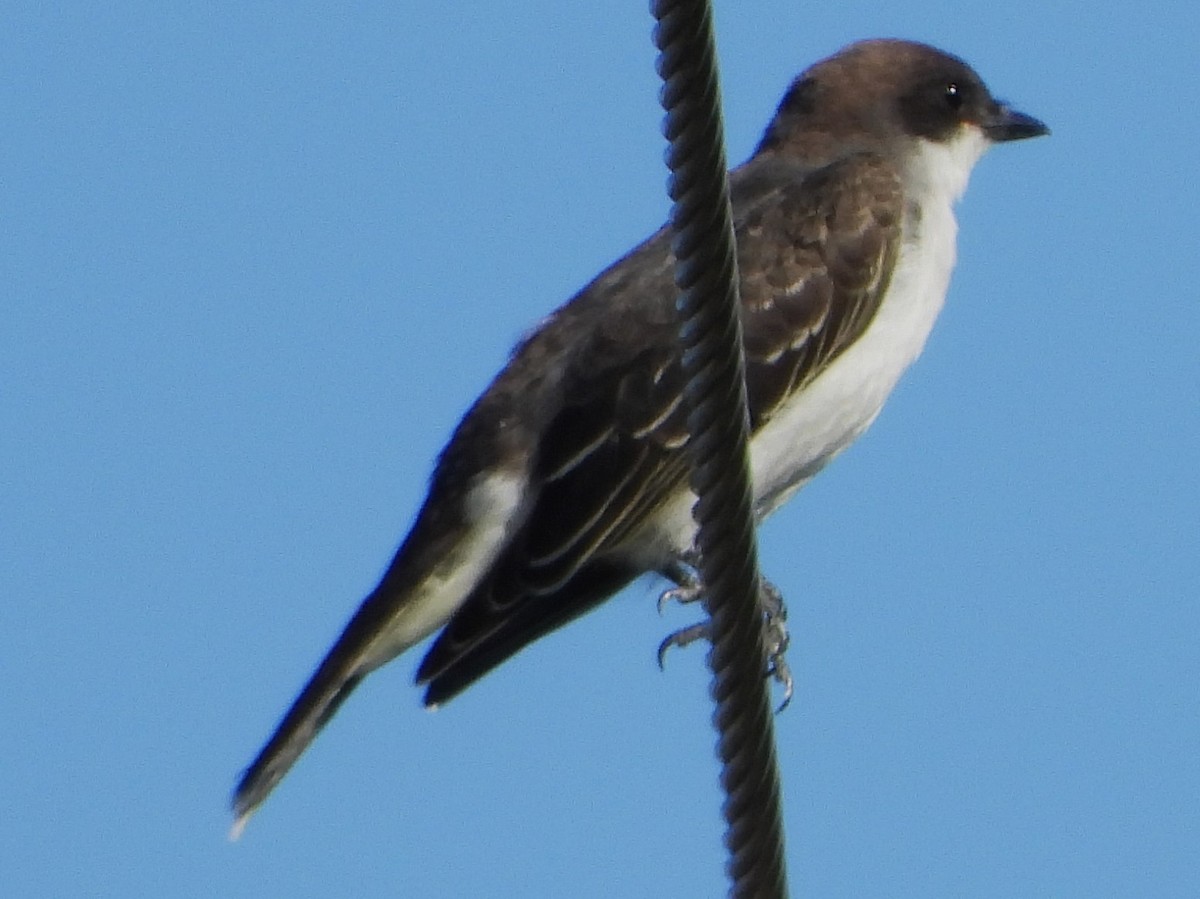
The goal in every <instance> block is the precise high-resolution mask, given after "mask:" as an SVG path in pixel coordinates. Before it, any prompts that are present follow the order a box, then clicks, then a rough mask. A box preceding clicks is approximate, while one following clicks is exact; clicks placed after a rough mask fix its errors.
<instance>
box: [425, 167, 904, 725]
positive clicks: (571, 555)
mask: <svg viewBox="0 0 1200 899" xmlns="http://www.w3.org/2000/svg"><path fill="white" fill-rule="evenodd" d="M757 162H759V161H758V160H752V161H751V162H750V163H748V164H747V165H746V166H744V167H743V168H742V170H741V171H740V172H739V173H735V202H736V203H738V207H737V208H736V209H735V230H736V233H737V238H738V264H739V267H740V271H741V279H742V281H741V294H742V303H743V331H744V340H745V347H746V360H747V388H748V395H749V400H750V410H751V419H752V421H751V424H752V428H754V429H757V428H758V427H760V426H761V425H762V424H763V423H764V422H765V421H766V420H768V419H769V418H770V417H771V415H772V413H774V412H775V411H776V410H777V409H778V408H779V406H780V405H781V404H782V403H783V401H784V400H785V399H786V398H787V396H788V395H789V394H790V393H792V392H793V391H795V390H798V389H801V388H803V387H804V385H806V384H807V383H808V382H810V381H811V380H812V379H813V378H815V377H817V376H818V375H819V374H820V373H821V371H823V370H824V368H825V367H826V366H827V365H828V364H829V362H830V361H831V360H832V359H833V358H835V357H836V356H837V355H838V354H839V353H840V352H841V351H842V350H843V349H845V348H846V347H847V346H848V345H849V344H850V343H851V342H853V341H854V339H855V338H856V337H857V336H858V335H859V334H861V333H862V332H863V330H864V329H865V328H866V326H867V324H868V323H869V322H870V321H871V318H872V317H873V316H874V314H875V311H876V310H877V309H878V306H879V302H880V299H881V297H882V295H883V293H884V291H885V290H886V288H887V280H888V275H889V273H890V272H891V269H892V265H893V263H894V261H895V258H896V253H897V249H898V240H899V232H900V215H901V211H902V205H901V204H902V202H903V198H902V194H901V191H900V186H899V182H898V180H897V178H896V176H895V173H894V172H893V171H892V169H891V168H890V167H889V166H888V165H887V164H886V163H884V162H883V161H882V160H881V159H879V158H878V157H875V156H871V155H866V154H864V155H860V156H854V157H850V158H848V159H845V160H842V161H840V162H838V163H835V164H833V165H831V166H829V167H827V168H825V169H822V170H820V171H818V172H815V173H813V174H811V175H809V176H808V177H807V178H805V179H803V180H799V179H795V180H790V181H789V180H782V181H781V179H779V178H771V177H763V172H762V171H756V170H755V169H754V167H755V165H756V163H757ZM763 164H764V165H765V164H769V163H767V162H766V161H763ZM739 176H740V179H741V181H742V187H743V190H742V191H741V195H740V196H739V193H738V191H737V187H738V184H737V180H736V179H738V178H739ZM756 182H757V183H756ZM747 184H749V185H750V189H748V190H747V189H746V186H747ZM746 194H749V196H747V195H746ZM667 253H668V245H667V238H666V236H665V235H664V234H662V233H660V234H659V235H656V236H655V237H654V238H652V239H651V240H650V241H649V242H647V244H645V245H643V247H641V248H639V250H636V251H635V252H634V253H632V254H630V256H629V257H627V258H626V259H625V260H623V261H622V262H621V263H618V265H617V266H615V267H614V268H613V269H611V270H610V271H609V272H608V273H606V274H605V275H602V276H601V278H599V279H597V281H596V282H594V283H593V284H592V285H590V286H589V287H588V288H587V289H586V290H585V291H584V292H583V293H582V294H581V295H580V296H579V297H578V298H576V300H574V301H572V304H570V306H568V307H567V309H566V310H564V311H569V310H571V308H572V307H573V306H575V305H576V304H579V305H580V306H581V307H582V306H583V305H591V306H592V307H594V308H596V309H598V310H600V312H599V313H597V318H596V321H595V325H594V327H593V329H592V331H591V333H590V334H589V337H588V340H587V341H586V342H585V343H584V344H583V345H582V346H581V347H579V348H578V350H577V352H576V353H575V356H574V358H572V359H571V360H570V362H569V364H568V367H567V370H566V372H565V374H564V376H563V384H562V390H561V396H562V397H565V398H569V402H564V403H563V404H562V405H561V407H560V408H559V409H558V410H557V412H556V413H555V414H554V416H553V417H552V419H551V420H550V421H549V423H548V426H547V427H545V428H544V430H543V431H542V433H541V434H540V435H539V439H538V445H537V451H536V458H537V461H536V465H535V468H534V475H533V478H532V479H531V483H530V488H529V489H530V490H531V491H535V492H536V498H535V499H534V500H533V502H532V505H531V507H530V511H529V514H528V516H527V517H526V518H525V520H524V524H523V526H522V527H521V529H520V531H519V533H517V534H516V535H515V536H514V538H513V540H512V541H511V543H510V544H509V545H508V547H507V548H506V550H505V552H504V553H503V554H502V555H501V557H500V558H499V559H498V560H497V562H496V564H495V565H494V567H493V569H492V571H491V572H490V574H489V575H488V576H487V577H486V578H484V580H483V581H482V582H481V583H480V585H479V586H478V587H477V589H476V590H475V591H474V592H473V593H472V595H471V596H470V597H468V599H467V600H466V601H465V602H464V603H463V605H462V606H461V607H460V608H459V610H458V611H457V612H456V613H455V615H454V617H453V618H452V619H451V620H450V622H449V623H448V624H447V625H446V627H445V629H444V630H443V631H442V633H441V634H440V636H439V637H438V639H437V640H436V641H435V643H434V645H433V646H432V647H431V648H430V650H429V652H428V654H427V655H426V657H425V659H424V660H423V662H422V664H421V667H420V669H419V671H418V674H417V679H418V681H419V682H421V683H427V684H428V685H429V687H428V692H427V693H426V702H428V703H437V702H441V701H443V700H445V699H448V698H450V697H451V696H453V695H454V694H456V693H457V692H459V691H460V690H462V689H463V688H465V687H466V686H468V685H469V684H470V683H472V682H473V681H474V680H476V679H477V678H478V677H480V676H481V675H482V674H484V673H486V672H487V671H488V670H490V669H491V668H493V667H495V665H497V664H499V663H500V662H502V661H503V660H504V659H506V658H508V657H509V656H511V655H512V654H513V653H515V652H517V651H518V650H520V649H521V648H522V647H524V646H525V645H527V644H528V643H530V642H531V641H533V640H535V639H537V638H538V637H540V636H542V635H543V634H545V633H547V632H549V631H551V630H553V629H555V628H557V627H559V626H560V625H562V624H564V623H565V622H566V621H568V620H570V619H571V618H574V617H576V616H578V615H579V614H581V613H583V612H585V611H587V610H588V609H590V608H592V607H593V606H595V605H596V604H598V603H600V602H601V601H603V600H604V599H606V598H607V597H608V596H610V595H611V594H612V593H614V592H615V591H616V590H618V589H620V588H621V587H622V586H624V585H625V584H626V583H628V582H629V581H630V580H632V579H633V578H634V577H636V576H638V575H639V574H642V573H643V572H642V571H641V570H640V569H639V568H638V567H637V566H636V564H635V563H634V562H632V561H631V559H630V553H629V551H628V543H629V541H630V540H635V539H638V538H639V536H642V531H643V529H644V527H645V525H646V524H647V522H648V521H649V520H650V519H651V517H652V515H653V513H654V512H655V511H656V510H657V509H658V508H659V506H660V505H661V504H662V503H663V502H664V501H665V500H666V499H667V498H668V497H670V496H672V495H674V494H676V493H677V492H678V491H679V490H681V489H682V488H683V486H684V484H685V481H686V478H687V459H686V457H685V451H684V447H685V444H686V440H687V429H686V414H685V412H684V409H683V406H682V404H681V392H682V387H683V376H682V372H681V368H680V364H679V358H678V352H677V349H676V327H677V326H676V323H675V320H674V315H673V311H672V310H673V303H674V299H673V297H674V288H673V286H672V285H671V282H670V266H669V264H668V260H667ZM633 291H641V292H642V295H640V296H638V295H635V294H633V293H632V292H633ZM647 294H649V295H647Z"/></svg>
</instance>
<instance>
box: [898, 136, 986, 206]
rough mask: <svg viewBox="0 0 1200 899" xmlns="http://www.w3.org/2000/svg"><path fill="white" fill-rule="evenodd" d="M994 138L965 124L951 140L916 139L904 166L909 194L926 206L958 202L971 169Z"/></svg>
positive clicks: (965, 186)
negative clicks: (991, 138) (930, 202)
mask: <svg viewBox="0 0 1200 899" xmlns="http://www.w3.org/2000/svg"><path fill="white" fill-rule="evenodd" d="M989 146H991V141H989V140H988V139H987V137H986V136H985V135H984V133H983V131H982V130H981V129H980V128H979V127H977V126H975V125H964V126H963V127H962V129H961V130H960V131H959V133H958V134H957V135H955V136H954V137H953V138H952V139H951V140H949V141H945V142H942V143H934V142H933V141H929V140H920V141H918V142H917V149H916V151H915V152H914V153H913V154H912V155H911V156H909V158H908V164H907V165H906V167H905V169H906V170H905V173H904V174H905V179H904V180H905V182H906V186H907V187H908V189H909V195H910V196H911V197H913V198H914V199H916V200H918V201H919V202H921V203H922V205H924V204H925V203H926V202H928V201H931V200H932V201H935V202H938V201H940V202H943V203H950V204H953V203H956V202H958V200H959V198H960V197H962V195H963V192H964V191H965V190H966V189H967V182H968V181H969V180H970V178H971V169H973V168H974V167H975V163H977V162H978V161H979V157H981V156H982V155H983V154H984V152H985V151H986V150H987V148H988V147H989Z"/></svg>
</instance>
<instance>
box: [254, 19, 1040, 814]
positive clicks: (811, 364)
mask: <svg viewBox="0 0 1200 899" xmlns="http://www.w3.org/2000/svg"><path fill="white" fill-rule="evenodd" d="M1048 133H1049V129H1048V128H1047V126H1046V125H1045V124H1044V123H1043V122H1042V121H1040V120H1039V119H1036V118H1034V117H1032V116H1030V115H1028V114H1025V113H1022V112H1019V111H1017V110H1016V109H1014V108H1013V107H1011V106H1009V105H1007V104H1006V103H1003V102H1000V101H999V100H997V99H995V98H994V97H993V96H992V94H991V93H990V91H989V90H988V88H987V87H986V85H985V84H984V82H983V80H982V79H981V78H980V76H979V75H978V74H976V72H975V71H974V70H973V69H972V68H971V67H970V66H969V65H968V64H967V63H965V62H964V61H963V60H962V59H960V58H958V57H956V56H954V55H951V54H949V53H947V52H944V51H941V50H938V49H936V48H934V47H932V46H929V45H927V44H922V43H917V42H912V41H905V40H897V39H874V40H865V41H859V42H857V43H854V44H851V45H849V46H848V47H845V48H843V49H842V50H840V51H839V52H837V53H835V54H834V55H832V56H830V57H828V58H826V59H824V60H822V61H820V62H817V63H816V64H814V65H812V66H811V67H809V68H808V69H806V70H805V71H803V72H802V73H801V74H800V75H799V76H798V77H796V78H795V80H794V81H793V82H792V83H791V84H790V86H789V87H788V89H787V91H786V92H785V94H784V96H783V99H782V101H781V102H780V104H779V106H778V108H777V110H776V112H775V114H774V116H773V118H772V119H771V121H770V123H769V124H768V125H767V127H766V130H765V131H764V133H763V135H762V137H761V140H760V141H759V143H758V145H757V147H756V148H755V150H754V152H753V154H752V155H751V156H750V158H749V159H748V160H747V161H746V162H744V163H743V164H741V165H740V166H738V167H737V168H735V169H734V170H733V171H732V172H731V173H730V198H731V204H732V215H733V225H734V233H735V237H736V241H737V265H738V272H739V278H740V302H741V309H740V314H741V322H742V329H743V346H744V352H745V360H746V368H745V373H746V391H747V399H748V407H749V426H750V435H751V436H750V449H749V455H750V459H749V461H750V470H751V476H752V481H753V509H754V513H755V516H756V519H758V520H761V519H762V518H764V517H765V516H766V515H768V514H769V513H770V512H772V511H773V510H774V509H776V508H778V507H779V506H780V505H781V504H782V503H783V502H785V501H786V500H787V499H788V498H790V497H791V496H792V495H793V494H794V493H795V492H796V491H797V490H798V489H799V488H800V487H802V486H803V485H804V484H805V483H807V482H808V481H809V480H810V479H811V478H812V477H813V476H814V475H816V474H817V473H818V472H819V471H820V470H821V469H822V468H823V467H824V466H825V465H826V464H828V463H829V462H830V461H831V460H832V459H833V458H834V457H835V456H837V455H838V454H839V453H840V452H841V451H842V450H844V449H845V448H846V447H847V446H849V445H850V444H851V443H852V442H853V441H854V440H855V439H856V438H857V437H859V436H860V435H861V434H862V433H863V432H864V431H865V430H866V429H867V428H868V427H869V426H870V424H871V423H872V422H873V421H874V420H875V418H876V416H877V415H878V414H879V412H880V410H881V408H882V407H883V404H884V401H885V400H886V399H887V397H888V395H889V394H890V393H891V391H892V389H893V388H894V387H895V385H896V383H897V380H898V379H899V378H900V376H901V374H902V373H903V372H904V371H905V370H906V369H907V368H908V367H909V365H910V364H911V363H912V362H913V361H914V360H915V359H916V358H917V357H918V355H919V354H920V353H921V351H922V349H923V347H924V345H925V342H926V338H927V336H928V335H929V333H930V329H931V328H932V326H933V324H934V321H935V319H936V318H937V316H938V314H939V312H940V310H941V308H942V306H943V303H944V301H945V296H946V292H947V288H948V285H949V280H950V274H951V270H952V269H953V267H954V262H955V253H956V232H957V222H956V219H955V214H954V207H955V204H956V202H957V201H958V200H959V198H960V197H961V196H962V194H963V192H964V190H965V189H966V186H967V181H968V178H969V175H970V173H971V170H972V168H973V166H974V165H975V163H976V162H977V161H978V160H979V158H980V157H981V156H982V154H983V153H984V151H985V150H987V149H988V148H989V147H990V146H991V145H993V144H996V143H1004V142H1011V141H1017V140H1022V139H1025V138H1032V137H1037V136H1039V135H1044V134H1048ZM673 263H674V256H673V254H672V249H671V235H670V229H669V228H668V227H666V226H664V227H663V228H662V229H661V230H659V231H658V232H657V233H655V234H653V235H652V236H650V237H649V238H648V239H646V240H645V241H644V242H643V243H641V244H640V245H638V246H637V247H635V248H634V249H633V250H631V251H630V252H629V253H628V254H626V255H625V256H624V257H622V258H621V259H620V260H618V261H617V262H615V263H614V264H613V265H611V266H610V267H609V268H607V269H606V270H604V271H603V272H601V273H600V274H599V275H598V276H597V277H596V278H595V279H594V280H593V281H591V282H590V283H589V284H587V286H585V287H584V288H583V289H582V290H580V291H579V292H578V293H577V294H576V295H575V296H574V297H572V298H571V299H570V300H569V301H568V302H567V303H565V304H564V305H562V306H561V307H560V308H558V309H557V310H556V311H554V312H553V313H551V314H550V315H549V316H548V317H546V318H545V319H544V320H543V321H542V322H541V323H540V324H539V325H538V326H537V327H536V328H535V329H534V330H533V331H532V332H530V333H529V334H528V335H527V336H525V337H524V338H523V339H522V340H521V341H520V342H519V343H518V345H517V346H516V348H515V349H514V350H513V351H512V353H511V355H510V357H509V359H508V361H507V363H506V365H505V366H504V367H503V369H502V370H501V371H500V373H499V374H498V375H497V376H496V377H495V379H494V380H493V381H492V382H491V384H490V385H489V386H488V387H487V389H486V390H485V391H484V392H483V393H482V395H481V396H480V397H479V398H478V399H477V401H476V402H475V403H474V405H472V406H471V407H470V409H469V410H468V411H467V413H466V414H465V415H464V417H463V418H462V420H461V422H460V423H459V424H458V426H457V428H456V429H455V430H454V432H453V434H452V436H451V438H450V440H449V442H448V444H447V445H446V446H445V448H444V449H443V450H442V452H441V454H440V456H439V457H438V460H437V462H436V465H435V467H434V470H433V473H432V476H431V478H430V483H429V490H428V494H427V496H426V499H425V501H424V503H423V505H422V506H421V508H420V511H419V512H418V514H417V517H416V519H415V521H414V523H413V526H412V528H411V530H410V531H409V533H408V535H407V536H406V537H405V538H404V540H403V541H402V542H401V544H400V547H399V549H398V550H397V551H396V553H395V556H394V558H393V559H392V560H391V563H390V565H389V566H388V567H387V569H386V570H385V572H384V574H383V575H382V577H381V579H380V581H379V583H378V585H377V586H376V587H375V588H374V590H372V591H371V593H370V594H369V595H368V596H367V597H366V598H365V599H364V600H363V601H362V603H361V605H360V606H359V608H358V610H357V611H356V612H354V614H353V616H352V617H351V618H350V620H349V622H348V624H347V625H346V627H345V629H344V630H343V632H342V633H341V635H340V636H339V637H338V638H337V640H336V642H335V643H334V644H333V647H332V648H331V649H330V650H329V652H328V654H327V655H326V656H325V658H324V659H323V660H322V661H321V662H320V664H319V665H318V666H317V668H316V670H315V672H314V673H313V674H312V676H311V678H310V679H309V681H308V682H307V684H306V685H305V686H304V688H303V690H302V691H301V692H300V694H299V696H298V698H297V699H296V700H295V701H294V703H293V704H292V705H291V707H290V708H289V709H288V711H287V712H286V714H285V715H284V716H283V718H282V720H281V722H280V723H279V725H278V727H277V728H276V730H275V731H274V733H273V735H272V736H271V737H270V739H269V740H268V741H267V743H266V744H265V746H264V747H263V748H262V750H261V751H260V752H259V754H258V755H257V757H256V758H255V759H254V760H253V762H252V763H251V764H250V766H249V767H248V768H247V769H246V770H245V771H244V772H243V774H242V776H241V779H240V781H239V782H238V784H237V786H236V788H235V791H234V794H233V800H232V810H233V814H234V817H235V824H234V831H233V833H234V835H235V836H236V835H237V834H238V833H240V832H241V829H242V828H243V827H244V826H245V823H246V821H247V820H248V818H249V817H250V815H251V814H252V813H253V812H254V811H255V810H256V809H257V808H258V807H259V806H260V805H261V804H262V802H263V801H264V800H265V799H266V798H267V796H268V794H270V793H271V791H272V790H273V789H274V788H275V787H276V785H277V784H278V783H279V781H280V780H281V779H282V778H283V777H284V775H285V774H286V773H287V772H288V771H289V769H290V768H291V767H292V765H293V764H294V763H295V762H296V760H297V759H298V758H299V756H300V755H301V753H303V752H304V751H305V749H307V747H308V746H309V744H310V743H311V742H312V741H313V739H314V738H315V737H316V735H317V733H318V732H319V731H320V730H321V729H322V728H323V727H324V726H325V725H326V724H327V723H328V722H329V720H330V718H331V717H332V716H333V714H334V713H335V712H336V711H337V709H338V708H339V707H340V706H341V705H342V703H343V702H344V701H345V700H346V698H347V697H348V696H349V695H350V694H351V693H352V691H353V690H354V689H355V688H356V687H357V686H358V685H359V684H360V683H361V682H362V680H363V679H364V678H365V677H366V676H367V675H368V674H370V673H371V672H372V671H374V670H376V669H378V668H379V667H380V666H382V665H384V664H386V663H387V662H390V661H391V660H393V659H395V658H396V657H397V656H399V655H401V654H402V653H404V652H405V651H406V650H408V649H410V648H412V647H414V646H416V645H417V644H419V643H421V642H422V641H424V640H425V639H426V638H428V637H430V636H431V635H435V634H436V637H435V638H434V639H433V641H432V643H431V645H430V646H429V648H428V649H427V651H426V652H425V655H424V657H423V659H422V661H421V662H420V665H419V667H418V669H417V672H416V681H417V683H418V685H422V686H424V688H425V694H424V702H425V704H426V705H428V706H437V705H440V704H442V703H444V702H446V701H447V700H449V699H451V698H452V697H454V696H455V695H457V694H458V693H460V692H461V691H462V690H464V689H465V688H467V687H468V686H470V685H471V684H472V683H474V682H475V681H476V680H478V679H479V678H480V677H481V676H483V675H484V674H486V673H488V672H489V671H491V670H492V669H493V668H495V667H496V666H497V665H499V664H501V663H502V662H504V661H505V660H506V659H508V658H510V657H511V656H512V655H514V654H515V653H517V652H519V651H520V650H522V649H523V648H524V647H526V646H527V645H528V644H530V643H531V642H533V641H534V640H537V639H538V638H540V637H542V636H544V635H546V634H548V633H550V632H551V631H554V630H555V629H557V628H559V627H561V626H563V625H565V624H566V623H568V622H569V621H571V620H572V619H575V618H577V617H578V616H580V615H582V614H584V613H585V612H587V611H589V610H591V609H593V608H595V607H596V606H597V605H599V604H600V603H602V602H603V601H604V600H606V599H607V598H609V597H610V596H612V595H613V594H614V593H616V592H618V591H619V590H621V589H622V588H623V587H625V586H626V585H627V584H629V583H630V582H631V581H633V580H635V579H636V578H638V577H640V576H642V575H645V574H655V573H658V574H661V575H665V576H666V577H668V578H670V579H671V580H673V581H675V582H676V583H677V584H678V583H683V582H684V581H686V575H682V576H681V574H680V572H684V571H686V570H687V563H688V561H689V559H694V556H693V555H692V544H693V538H694V535H695V524H694V521H693V519H692V515H691V508H692V505H693V503H694V500H695V496H694V494H693V493H692V491H691V489H690V487H689V483H688V460H687V455H686V452H687V442H688V428H687V412H686V409H685V406H684V403H683V398H682V395H683V386H684V378H683V372H682V368H681V362H680V349H679V344H678V336H677V335H678V321H677V312H676V288H675V286H674V282H673V275H672V266H673ZM684 589H686V586H685V588H684Z"/></svg>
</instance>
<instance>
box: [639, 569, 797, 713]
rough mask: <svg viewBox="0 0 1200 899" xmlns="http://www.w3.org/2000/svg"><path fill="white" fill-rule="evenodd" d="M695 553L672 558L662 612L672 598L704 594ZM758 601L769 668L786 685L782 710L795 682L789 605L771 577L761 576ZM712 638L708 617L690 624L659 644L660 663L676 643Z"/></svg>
mask: <svg viewBox="0 0 1200 899" xmlns="http://www.w3.org/2000/svg"><path fill="white" fill-rule="evenodd" d="M695 561H696V560H695V555H694V554H689V555H688V556H686V557H685V558H683V559H681V560H677V561H674V562H672V563H671V564H670V565H668V566H667V567H666V568H664V569H663V572H662V573H663V574H664V575H665V576H666V577H668V578H670V579H671V580H673V581H674V582H675V586H674V587H672V588H671V589H669V590H665V591H664V592H663V593H662V595H661V596H659V598H658V610H659V612H660V613H661V612H662V610H663V608H664V607H665V606H666V604H667V603H669V602H679V603H693V602H696V601H697V600H699V599H701V598H702V597H703V596H704V586H703V584H702V583H701V582H700V578H699V576H698V575H697V574H696V570H695ZM758 601H759V604H760V605H761V607H762V615H763V648H764V649H765V651H766V656H767V662H768V665H767V671H766V673H767V674H768V675H770V677H771V678H772V679H774V681H775V682H776V683H777V684H779V685H780V686H781V687H783V702H782V703H780V705H779V708H778V709H776V711H777V712H782V711H783V710H784V709H785V708H787V705H788V703H789V702H791V701H792V692H793V688H794V682H793V680H792V671H791V669H790V668H789V667H788V664H787V659H786V653H787V648H788V642H789V639H790V638H789V636H788V629H787V606H786V605H784V602H783V594H782V593H780V592H779V588H778V587H776V586H775V585H774V584H772V583H771V582H770V581H768V580H765V579H762V578H760V579H759V594H758ZM702 638H703V639H711V630H710V628H709V623H708V622H707V621H701V622H699V623H697V624H693V625H691V626H690V627H685V628H683V629H681V630H678V631H675V632H674V633H673V634H669V635H668V636H667V638H666V639H665V640H663V641H662V643H660V644H659V645H658V666H659V667H660V668H662V667H663V665H664V663H665V661H666V655H667V650H668V649H670V648H671V647H673V646H678V647H684V646H689V645H691V644H692V643H695V642H696V641H697V640H700V639H702Z"/></svg>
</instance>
